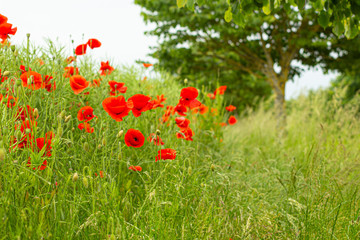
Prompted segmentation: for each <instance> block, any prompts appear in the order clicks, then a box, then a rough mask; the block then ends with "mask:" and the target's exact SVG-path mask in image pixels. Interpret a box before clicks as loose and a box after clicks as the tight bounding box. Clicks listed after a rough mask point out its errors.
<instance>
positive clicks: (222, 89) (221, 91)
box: [207, 86, 227, 99]
mask: <svg viewBox="0 0 360 240" xmlns="http://www.w3.org/2000/svg"><path fill="white" fill-rule="evenodd" d="M226 88H227V86H220V87H218V88H217V89H215V91H214V93H208V95H207V96H208V97H209V98H210V99H215V98H216V95H224V93H225V91H226Z"/></svg>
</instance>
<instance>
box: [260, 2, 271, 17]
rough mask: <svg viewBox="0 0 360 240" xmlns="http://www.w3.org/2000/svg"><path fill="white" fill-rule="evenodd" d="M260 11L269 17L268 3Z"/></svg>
mask: <svg viewBox="0 0 360 240" xmlns="http://www.w3.org/2000/svg"><path fill="white" fill-rule="evenodd" d="M262 10H263V12H264V13H265V14H266V15H269V14H270V13H271V9H270V1H269V2H268V3H267V4H266V5H264V6H263V7H262Z"/></svg>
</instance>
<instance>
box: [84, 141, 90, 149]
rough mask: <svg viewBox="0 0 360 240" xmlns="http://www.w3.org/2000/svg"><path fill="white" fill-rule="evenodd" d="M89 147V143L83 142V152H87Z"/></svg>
mask: <svg viewBox="0 0 360 240" xmlns="http://www.w3.org/2000/svg"><path fill="white" fill-rule="evenodd" d="M89 149H90V147H89V143H88V142H84V150H85V151H89Z"/></svg>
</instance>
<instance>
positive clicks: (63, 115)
mask: <svg viewBox="0 0 360 240" xmlns="http://www.w3.org/2000/svg"><path fill="white" fill-rule="evenodd" d="M65 114H66V112H65V110H62V111H61V113H60V117H61V118H64V117H65Z"/></svg>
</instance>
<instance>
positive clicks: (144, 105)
mask: <svg viewBox="0 0 360 240" xmlns="http://www.w3.org/2000/svg"><path fill="white" fill-rule="evenodd" d="M150 99H151V98H150V97H149V96H145V95H143V94H135V95H134V96H132V97H130V98H129V99H128V101H129V102H130V101H132V102H133V104H134V107H133V108H132V113H133V114H134V116H135V117H140V116H141V113H142V112H145V111H148V110H150V109H152V104H151V102H150Z"/></svg>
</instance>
